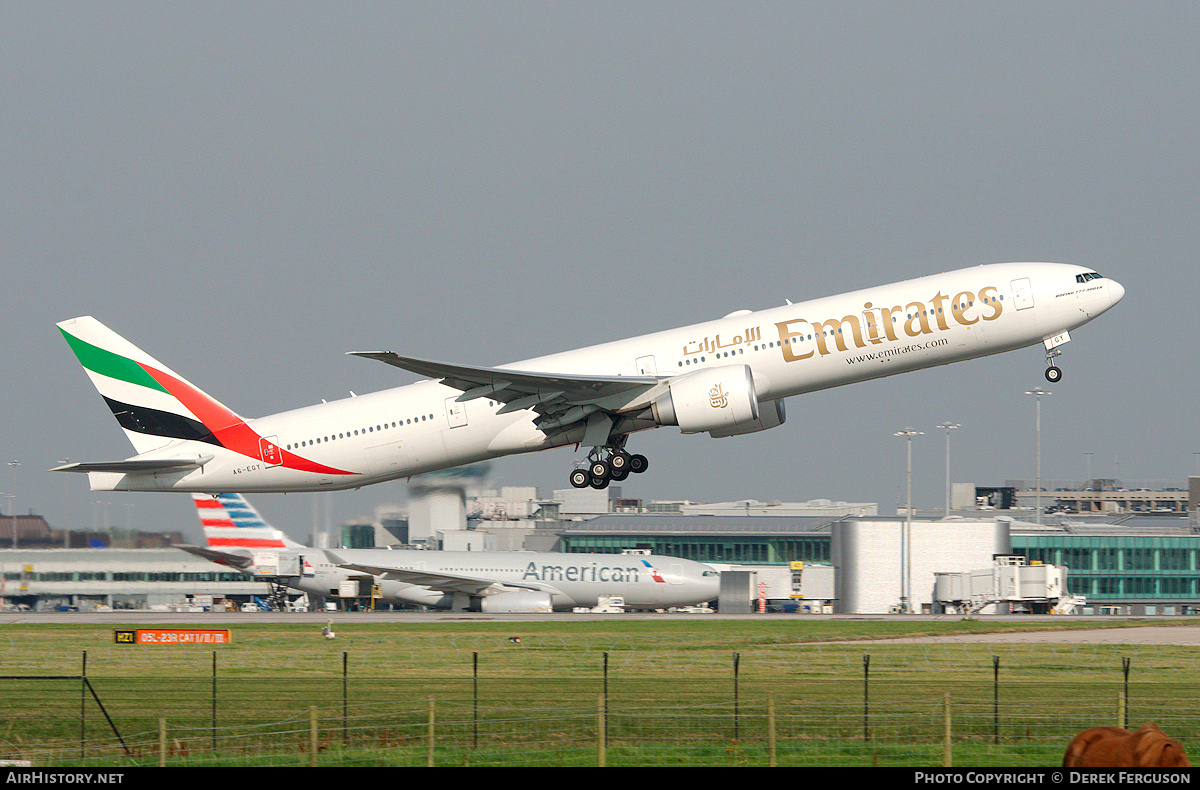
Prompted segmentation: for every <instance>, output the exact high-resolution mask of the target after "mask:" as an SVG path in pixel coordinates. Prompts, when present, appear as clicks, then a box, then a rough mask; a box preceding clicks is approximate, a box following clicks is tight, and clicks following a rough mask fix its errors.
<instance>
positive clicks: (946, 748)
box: [942, 691, 954, 768]
mask: <svg viewBox="0 0 1200 790" xmlns="http://www.w3.org/2000/svg"><path fill="white" fill-rule="evenodd" d="M952 765H954V756H953V753H952V752H951V749H950V692H949V691H943V692H942V767H943V768H949V767H951V766H952Z"/></svg>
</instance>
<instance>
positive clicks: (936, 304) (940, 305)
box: [929, 291, 950, 332]
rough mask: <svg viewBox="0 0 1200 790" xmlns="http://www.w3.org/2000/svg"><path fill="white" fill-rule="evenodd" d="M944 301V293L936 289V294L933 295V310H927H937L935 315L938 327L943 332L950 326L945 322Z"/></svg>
mask: <svg viewBox="0 0 1200 790" xmlns="http://www.w3.org/2000/svg"><path fill="white" fill-rule="evenodd" d="M945 302H946V295H945V294H944V293H942V292H941V291H938V292H937V295H936V296H934V297H933V310H930V311H929V312H931V313H932V312H934V311H935V310H936V311H937V313H936V315H937V324H938V329H940V330H942V331H943V332H944V331H946V330H947V329H949V328H950V325H949V324H947V323H946V309H945Z"/></svg>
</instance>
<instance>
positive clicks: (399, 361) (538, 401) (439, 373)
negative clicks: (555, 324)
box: [349, 351, 669, 438]
mask: <svg viewBox="0 0 1200 790" xmlns="http://www.w3.org/2000/svg"><path fill="white" fill-rule="evenodd" d="M349 353H350V354H351V355H352V356H357V357H366V358H367V359H375V360H378V361H380V362H386V363H387V364H389V365H394V366H395V367H398V368H403V369H404V370H408V371H411V372H413V373H417V374H418V375H422V376H428V377H430V378H434V379H439V380H440V381H441V383H443V384H445V385H446V386H447V387H452V388H454V389H456V390H461V391H462V395H459V396H458V398H457V400H458V401H460V402H462V401H469V400H474V399H476V398H490V399H492V400H495V401H499V402H501V403H503V404H504V406H502V407H501V408H500V412H499V413H500V414H505V413H508V412H513V411H521V410H522V409H532V410H533V411H535V412H537V413H538V414H539V415H540V416H539V418H538V420H537V425H538V428H540V429H541V430H543V431H549V430H554V429H556V428H563V427H566V426H568V425H571V424H573V423H577V422H584V421H586V420H587V419H588V418H589V416H590V415H592V414H594V413H596V412H604V413H608V414H619V413H621V412H628V411H632V410H635V409H642V408H645V407H646V406H648V405H649V404H650V402H651V400H652V399H653V398H654V397H655V396H657V395H658V394H660V392H661V390H662V388H665V386H666V384H665V382H667V381H668V380H669V377H666V376H651V375H641V376H581V375H573V374H562V373H539V372H534V371H521V370H509V369H508V368H485V367H473V366H468V365H452V364H448V363H445V362H432V361H429V360H423V359H415V358H413V357H402V356H400V355H399V354H394V353H392V352H390V351H351V352H349ZM605 438H607V437H605Z"/></svg>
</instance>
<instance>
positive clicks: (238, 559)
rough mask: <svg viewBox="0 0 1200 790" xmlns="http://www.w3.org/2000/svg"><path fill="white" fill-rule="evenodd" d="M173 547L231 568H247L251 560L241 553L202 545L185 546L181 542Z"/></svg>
mask: <svg viewBox="0 0 1200 790" xmlns="http://www.w3.org/2000/svg"><path fill="white" fill-rule="evenodd" d="M175 548H177V549H183V550H184V551H186V552H187V553H188V554H195V555H196V556H197V557H200V558H202V559H206V560H208V561H209V562H215V563H217V564H218V565H228V566H230V567H232V568H239V569H244V568H249V567H250V563H251V562H252V561H253V560H252V559H251V558H250V557H247V556H245V555H242V554H230V553H229V552H227V551H215V550H213V549H206V548H204V547H203V546H185V545H182V544H176V545H175Z"/></svg>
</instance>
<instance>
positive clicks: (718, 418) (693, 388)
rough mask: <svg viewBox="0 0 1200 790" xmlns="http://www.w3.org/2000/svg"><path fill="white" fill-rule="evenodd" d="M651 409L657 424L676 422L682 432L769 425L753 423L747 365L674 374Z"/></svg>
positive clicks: (728, 432)
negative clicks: (675, 376)
mask: <svg viewBox="0 0 1200 790" xmlns="http://www.w3.org/2000/svg"><path fill="white" fill-rule="evenodd" d="M653 409H654V419H655V420H656V421H657V422H658V424H659V425H678V426H679V430H680V431H682V432H683V433H701V432H702V431H710V432H711V433H712V435H713V436H732V435H734V434H735V433H751V432H753V431H761V430H763V428H765V427H772V426H761V427H754V426H755V425H756V423H759V421H760V417H759V410H758V397H757V396H756V395H755V394H754V376H753V374H752V373H751V371H750V367H749V366H748V365H723V366H721V367H717V368H706V369H705V370H697V371H696V372H695V373H688V374H687V375H684V376H679V377H677V378H673V379H671V385H670V389H669V390H668V391H667V392H666V394H664V395H660V396H659V397H658V399H656V400H655V401H654V404H653ZM781 421H782V420H781Z"/></svg>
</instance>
